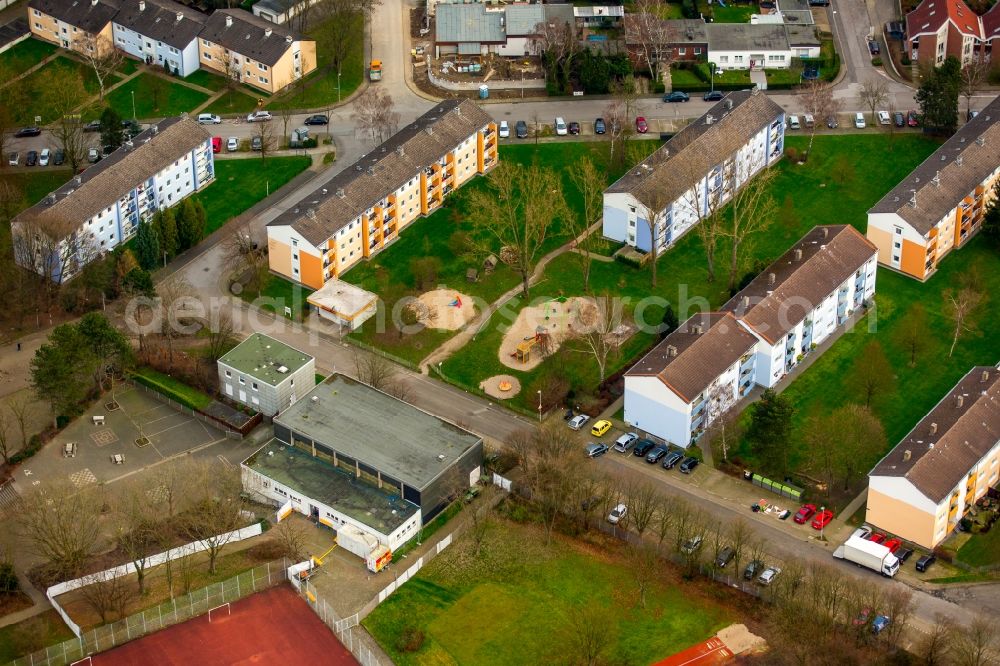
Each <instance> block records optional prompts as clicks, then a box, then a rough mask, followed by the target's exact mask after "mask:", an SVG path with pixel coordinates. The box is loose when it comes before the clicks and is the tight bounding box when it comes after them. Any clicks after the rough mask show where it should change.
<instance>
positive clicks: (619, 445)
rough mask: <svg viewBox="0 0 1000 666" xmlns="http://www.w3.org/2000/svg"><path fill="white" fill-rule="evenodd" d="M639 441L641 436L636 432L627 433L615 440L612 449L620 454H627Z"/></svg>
mask: <svg viewBox="0 0 1000 666" xmlns="http://www.w3.org/2000/svg"><path fill="white" fill-rule="evenodd" d="M638 439H639V435H637V434H635V433H634V432H627V433H625V434H624V435H622V436H621V437H619V438H618V439H616V440H615V445H614V446H613V447H612V448H614V450H615V451H617V452H618V453H625V452H626V451H628V450H629V449H630V448H632V445H633V444H635V442H636V440H638Z"/></svg>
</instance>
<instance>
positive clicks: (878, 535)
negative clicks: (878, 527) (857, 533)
mask: <svg viewBox="0 0 1000 666" xmlns="http://www.w3.org/2000/svg"><path fill="white" fill-rule="evenodd" d="M868 540H869V541H874V542H875V543H882V542H883V541H885V535H884V534H882V533H881V532H875V533H874V534H872V535H871V536H870V537H868Z"/></svg>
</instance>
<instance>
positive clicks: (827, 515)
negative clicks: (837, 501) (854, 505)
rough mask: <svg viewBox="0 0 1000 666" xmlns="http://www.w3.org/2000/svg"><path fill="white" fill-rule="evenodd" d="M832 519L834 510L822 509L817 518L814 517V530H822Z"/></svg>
mask: <svg viewBox="0 0 1000 666" xmlns="http://www.w3.org/2000/svg"><path fill="white" fill-rule="evenodd" d="M831 520H833V511H830V510H829V509H824V510H823V511H820V512H819V514H818V515H817V516H816V517H815V518H813V521H812V528H813V529H814V530H821V529H823V528H824V527H826V526H827V525H829V524H830V521H831Z"/></svg>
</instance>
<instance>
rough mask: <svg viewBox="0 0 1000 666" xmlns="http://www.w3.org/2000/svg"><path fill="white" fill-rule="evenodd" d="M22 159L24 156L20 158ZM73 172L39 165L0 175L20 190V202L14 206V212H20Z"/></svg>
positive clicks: (55, 187) (63, 181)
mask: <svg viewBox="0 0 1000 666" xmlns="http://www.w3.org/2000/svg"><path fill="white" fill-rule="evenodd" d="M21 159H22V160H23V159H24V158H21ZM72 175H73V172H72V171H70V170H69V169H63V168H55V167H44V168H42V167H39V168H38V169H36V170H35V171H34V172H31V173H25V172H23V171H22V172H20V173H4V174H2V175H0V179H2V180H3V181H4V182H6V183H10V184H11V185H13V186H14V187H15V188H17V190H18V191H20V192H21V196H22V200H21V203H20V204H19V205H17V206H15V208H16V210H15V211H14V214H15V215H16V214H17V213H20V212H21V211H22V210H24V209H25V208H28V207H29V206H34V205H35V204H36V203H38V202H39V201H41V200H42V198H43V197H44V196H45V195H46V194H48V193H49V192H51V191H53V190H55V189H57V188H59V187H60V186H61V185H62V184H63V183H65V182H66V181H67V180H69V179H70V177H71V176H72Z"/></svg>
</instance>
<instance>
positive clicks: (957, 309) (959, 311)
mask: <svg viewBox="0 0 1000 666" xmlns="http://www.w3.org/2000/svg"><path fill="white" fill-rule="evenodd" d="M944 300H945V302H944V310H945V313H946V314H947V315H948V317H949V318H950V319H951V321H952V323H953V324H954V325H955V328H954V330H953V332H952V337H951V348H950V349H949V350H948V358H951V356H952V354H954V353H955V345H957V344H958V339H959V337H961V335H962V333H971V332H973V331H975V330H976V326H975V315H976V313H977V311H978V310H979V306H980V305H982V304H983V302H984V301H985V300H986V296H985V294H983V292H981V291H979V290H978V289H976V288H975V287H974V286H973V285H971V284H969V285H966V286H964V287H961V288H960V289H958V290H957V291H956V290H954V289H946V290H945V291H944Z"/></svg>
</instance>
